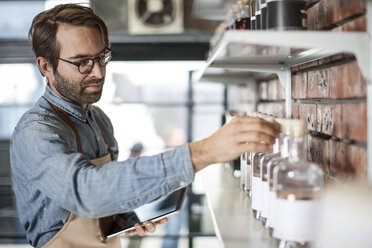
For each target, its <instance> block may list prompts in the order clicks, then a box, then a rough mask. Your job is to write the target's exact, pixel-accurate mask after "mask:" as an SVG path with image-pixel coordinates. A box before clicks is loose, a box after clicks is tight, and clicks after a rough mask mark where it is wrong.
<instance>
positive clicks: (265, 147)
mask: <svg viewBox="0 0 372 248" xmlns="http://www.w3.org/2000/svg"><path fill="white" fill-rule="evenodd" d="M241 148H242V149H241V150H242V153H243V152H248V151H249V152H253V151H254V152H265V151H269V150H270V149H272V145H271V144H264V143H248V144H246V143H245V144H241Z"/></svg>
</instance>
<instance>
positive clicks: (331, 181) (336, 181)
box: [324, 174, 342, 186]
mask: <svg viewBox="0 0 372 248" xmlns="http://www.w3.org/2000/svg"><path fill="white" fill-rule="evenodd" d="M324 182H325V185H326V186H334V185H340V184H341V183H342V181H341V180H339V179H337V178H335V177H333V176H330V175H328V174H325V175H324Z"/></svg>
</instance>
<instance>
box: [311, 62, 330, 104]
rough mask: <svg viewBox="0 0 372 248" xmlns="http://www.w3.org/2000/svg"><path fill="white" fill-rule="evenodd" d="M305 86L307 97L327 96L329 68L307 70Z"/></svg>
mask: <svg viewBox="0 0 372 248" xmlns="http://www.w3.org/2000/svg"><path fill="white" fill-rule="evenodd" d="M307 86H308V87H307V88H308V98H328V96H329V69H323V70H316V71H309V72H308V77H307Z"/></svg>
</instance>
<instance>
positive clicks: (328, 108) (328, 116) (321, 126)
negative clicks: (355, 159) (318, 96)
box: [317, 104, 344, 138]
mask: <svg viewBox="0 0 372 248" xmlns="http://www.w3.org/2000/svg"><path fill="white" fill-rule="evenodd" d="M317 131H318V132H321V133H324V134H327V135H330V136H336V137H338V138H344V137H343V136H344V135H343V134H342V116H341V105H340V104H327V105H323V104H319V105H318V106H317Z"/></svg>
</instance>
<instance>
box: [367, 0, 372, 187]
mask: <svg viewBox="0 0 372 248" xmlns="http://www.w3.org/2000/svg"><path fill="white" fill-rule="evenodd" d="M366 15H367V32H368V36H369V64H368V67H371V58H372V57H371V56H372V1H367V14H366ZM368 76H369V79H366V85H367V180H368V182H369V183H372V119H371V118H372V82H371V81H372V70H371V69H370V70H369V75H368Z"/></svg>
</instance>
